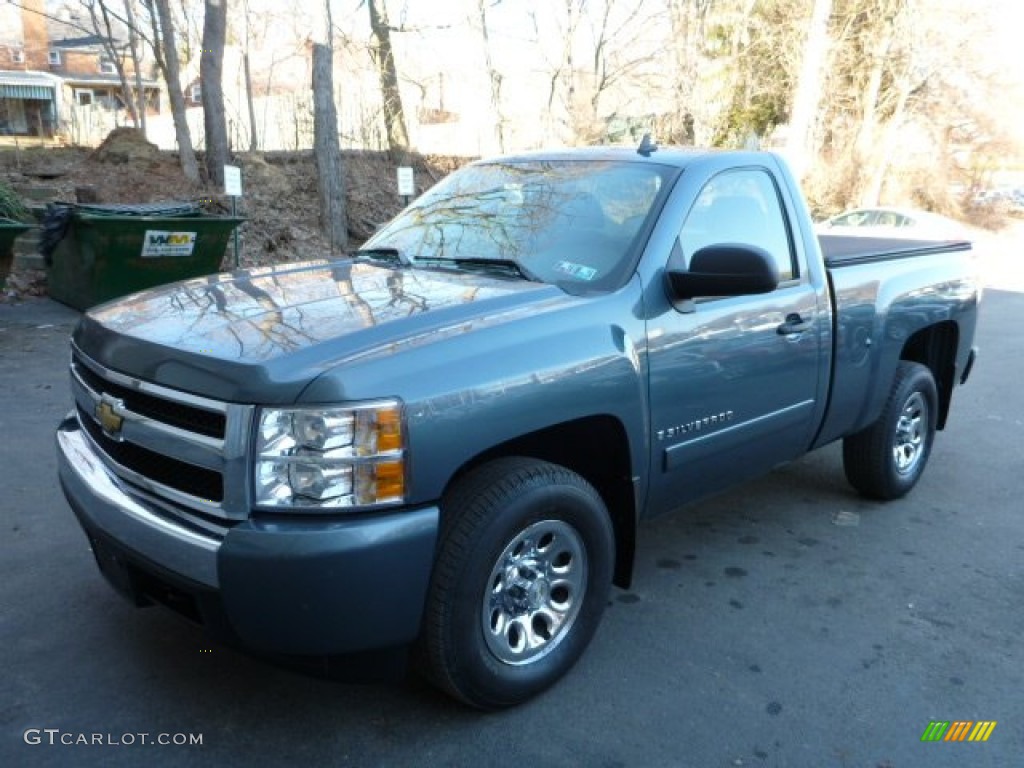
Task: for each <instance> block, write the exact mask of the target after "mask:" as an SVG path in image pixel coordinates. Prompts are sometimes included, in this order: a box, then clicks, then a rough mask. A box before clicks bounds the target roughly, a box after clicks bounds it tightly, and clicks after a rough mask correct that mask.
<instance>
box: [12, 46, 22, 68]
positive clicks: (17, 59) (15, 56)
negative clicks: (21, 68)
mask: <svg viewBox="0 0 1024 768" xmlns="http://www.w3.org/2000/svg"><path fill="white" fill-rule="evenodd" d="M11 61H13V62H14V63H15V64H24V63H25V52H24V51H23V50H21V48H11Z"/></svg>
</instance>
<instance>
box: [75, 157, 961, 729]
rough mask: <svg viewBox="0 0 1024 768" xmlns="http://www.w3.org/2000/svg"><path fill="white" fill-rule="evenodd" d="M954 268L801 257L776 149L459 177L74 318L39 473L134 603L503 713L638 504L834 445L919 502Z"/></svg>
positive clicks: (855, 474) (912, 252)
mask: <svg viewBox="0 0 1024 768" xmlns="http://www.w3.org/2000/svg"><path fill="white" fill-rule="evenodd" d="M976 271H977V270H976V269H975V264H974V261H973V255H972V254H971V253H970V245H969V244H968V243H956V242H950V243H925V242H907V241H885V240H873V239H868V238H833V239H829V238H822V239H821V241H819V239H818V237H816V236H815V234H814V230H813V228H812V224H811V221H810V219H809V216H808V212H807V209H806V206H805V203H804V201H803V199H802V197H801V194H800V191H799V190H798V188H797V185H796V184H795V183H794V180H793V178H792V177H791V175H790V172H789V171H788V170H787V168H786V166H785V164H784V162H782V161H781V160H780V159H779V158H778V157H776V156H775V155H773V154H770V153H758V152H750V153H735V152H709V151H687V150H681V149H660V150H656V149H655V148H654V147H652V146H650V145H647V144H645V145H643V146H641V148H640V150H636V151H634V150H630V149H624V148H623V149H619V148H615V149H608V148H605V149H586V150H573V151H565V152H548V153H535V154H525V155H520V156H512V157H503V158H499V159H495V160H489V161H481V162H477V163H474V164H471V165H468V166H466V167H465V168H463V169H461V170H459V171H457V172H456V173H454V174H452V175H451V176H449V177H447V178H446V179H444V180H443V181H442V182H441V183H439V184H438V185H437V186H435V187H434V188H433V189H431V190H429V191H427V192H426V193H425V194H424V195H423V196H422V197H420V198H419V199H418V200H416V201H415V202H413V203H412V204H411V205H410V206H409V207H408V208H406V210H404V211H403V212H402V213H401V214H399V215H398V216H397V217H396V218H395V219H394V220H392V221H391V222H390V223H388V224H386V225H385V226H384V227H383V228H381V229H380V231H378V233H377V234H375V235H374V236H373V238H371V239H370V240H369V241H368V242H367V243H366V244H365V245H364V246H363V248H362V249H360V251H358V252H357V253H356V254H355V256H354V258H351V259H347V258H346V259H341V260H328V261H319V262H311V263H306V264H294V265H283V266H278V267H275V268H265V269H250V270H241V271H237V272H234V273H231V274H217V275H211V276H209V277H205V278H200V279H195V280H190V281H186V282H182V283H177V284H174V285H169V286H165V287H161V288H158V289H154V290H149V291H145V292H142V293H138V294H134V295H132V296H128V297H126V298H124V299H121V300H118V301H115V302H111V303H108V304H105V305H102V306H99V307H96V308H94V309H92V310H91V311H89V312H87V313H86V314H85V315H84V316H83V317H82V319H81V322H80V323H79V325H78V326H77V328H76V330H75V331H74V334H73V337H72V348H71V388H72V392H73V398H74V404H75V408H74V410H73V412H72V413H70V414H69V416H68V417H67V419H66V420H65V421H64V422H63V423H62V424H61V425H60V427H59V429H58V432H57V445H58V458H59V472H60V481H61V483H62V485H63V488H64V492H65V495H66V497H67V499H68V501H69V503H70V506H71V507H72V509H73V510H74V512H75V514H76V515H77V517H78V520H79V521H80V523H81V526H82V528H83V529H84V530H85V533H86V535H87V536H88V539H89V542H90V544H91V546H92V550H93V552H94V553H95V556H96V560H97V562H98V564H99V567H100V569H101V570H102V572H103V573H104V574H105V576H106V577H107V578H108V580H109V581H110V582H111V583H112V584H113V585H114V586H115V587H117V588H118V589H119V590H121V591H122V592H124V593H125V594H127V595H128V596H130V597H131V599H133V600H134V601H136V603H137V604H139V605H145V604H150V603H162V604H164V605H167V606H169V607H171V608H173V609H175V610H176V611H178V612H179V613H181V614H183V615H184V616H186V617H188V618H190V619H192V620H194V621H198V622H200V623H202V624H203V625H205V626H206V627H207V628H208V629H209V630H210V631H211V632H213V633H216V634H217V635H219V636H221V637H224V638H228V639H229V640H230V641H233V642H235V643H237V644H239V645H241V646H244V647H246V648H248V649H251V650H254V651H256V652H259V653H262V654H266V655H268V656H272V657H287V658H293V659H305V660H312V659H317V660H323V659H346V658H347V659H353V658H355V659H363V660H366V659H374V660H376V661H380V663H383V661H384V660H385V659H391V658H396V657H398V658H401V657H402V656H403V655H408V657H409V658H410V659H411V660H412V661H413V663H414V664H415V666H416V667H417V668H418V669H420V670H421V671H422V672H423V673H424V674H425V675H426V676H427V677H428V678H429V679H430V680H432V681H433V682H434V683H436V684H437V685H438V686H440V687H441V688H443V689H444V690H446V691H448V692H449V693H451V694H453V695H454V696H456V697H458V698H459V699H461V700H462V701H464V702H467V703H468V704H471V705H473V706H476V707H479V708H483V709H496V708H501V707H506V706H510V705H513V704H516V703H518V702H521V701H524V700H525V699H527V698H529V697H531V696H533V695H535V694H537V693H538V692H540V691H542V690H544V689H545V688H547V687H548V686H550V685H551V684H552V683H554V682H555V681H556V680H557V679H558V678H559V677H560V676H561V675H563V674H564V673H565V672H566V671H567V670H568V669H569V668H570V667H571V666H572V665H573V663H574V662H575V661H576V660H577V659H578V658H579V656H580V655H581V653H582V652H583V651H584V649H585V647H586V645H587V643H588V642H589V640H590V639H591V637H592V635H593V634H594V631H595V630H596V628H597V625H598V623H599V620H600V618H601V614H602V610H603V608H604V606H605V604H606V601H607V599H608V594H609V590H610V588H611V585H612V584H617V585H628V584H629V581H630V578H631V569H632V563H633V559H634V548H635V541H636V531H637V526H638V524H639V522H640V521H641V519H643V518H646V517H650V516H653V515H657V514H660V513H663V512H667V511H670V510H672V509H674V508H677V507H679V506H680V505H682V504H684V503H687V502H691V501H693V500H695V499H699V498H701V497H704V496H706V495H708V494H711V493H714V492H716V491H719V490H721V489H724V488H726V487H728V486H732V485H735V484H736V483H739V482H742V481H743V480H745V479H747V478H750V477H753V476H755V475H758V474H760V473H764V472H767V471H768V470H770V469H771V468H773V467H775V466H777V465H779V464H781V463H783V462H787V461H790V460H792V459H796V458H797V457H799V456H801V455H802V454H804V453H806V452H808V451H810V450H813V449H815V448H818V447H820V446H823V445H826V444H828V443H831V442H833V441H835V440H840V439H841V440H842V441H843V461H844V466H845V471H846V476H847V478H848V479H849V481H850V483H851V484H852V486H853V487H854V488H855V489H856V490H857V491H858V492H860V493H861V494H863V495H866V496H869V497H872V498H876V499H892V498H896V497H899V496H902V495H903V494H905V493H907V492H908V491H909V490H910V489H911V488H913V486H914V485H915V483H917V482H918V480H919V479H920V477H921V474H922V472H923V471H924V468H925V464H926V463H927V461H928V456H929V452H930V450H931V448H932V442H933V439H934V436H935V432H936V430H938V429H942V428H943V426H944V425H945V423H946V419H947V415H948V413H949V408H950V401H951V399H952V395H953V391H954V389H955V387H956V386H957V385H958V384H962V383H963V382H965V381H966V379H967V377H968V375H969V373H970V371H971V367H972V364H973V362H974V359H975V350H974V348H973V346H972V344H973V339H974V332H975V323H976V320H977V310H978V303H979V298H980V289H979V283H978V281H977V278H976Z"/></svg>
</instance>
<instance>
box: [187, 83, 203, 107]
mask: <svg viewBox="0 0 1024 768" xmlns="http://www.w3.org/2000/svg"><path fill="white" fill-rule="evenodd" d="M188 98H189V101H191V102H192V103H193V104H198V103H199V102H200V101H202V100H203V87H202V86H201V85H200V84H199V83H195V84H193V85H192V87H191V88H189V91H188Z"/></svg>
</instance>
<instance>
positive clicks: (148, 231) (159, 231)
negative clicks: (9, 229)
mask: <svg viewBox="0 0 1024 768" xmlns="http://www.w3.org/2000/svg"><path fill="white" fill-rule="evenodd" d="M65 208H66V209H70V210H64V211H63V212H60V211H58V213H59V214H60V215H63V216H64V217H65V219H66V220H65V221H64V222H63V227H64V228H63V229H62V230H61V236H60V239H59V240H58V241H57V242H56V244H55V246H54V247H53V249H52V252H51V253H50V254H49V259H48V262H47V263H48V271H47V282H48V289H49V293H50V297H51V298H53V299H55V300H57V301H59V302H61V303H63V304H67V305H68V306H70V307H74V308H75V309H79V310H85V309H88V308H89V307H92V306H94V305H96V304H100V303H102V302H104V301H109V300H110V299H115V298H117V297H119V296H124V295H126V294H129V293H134V292H135V291H142V290H145V289H146V288H153V287H154V286H157V285H163V284H164V283H171V282H175V281H177V280H185V279H188V278H190V277H200V276H202V275H208V274H210V273H212V272H216V271H218V270H219V269H220V265H221V261H222V260H223V258H224V253H225V251H226V249H227V244H228V240H229V238H230V236H231V233H232V231H233V230H234V229H235V227H237V226H238V225H239V224H240V223H241V222H242V221H244V219H242V218H235V217H230V216H212V215H208V214H204V213H201V212H199V210H198V208H197V207H196V206H192V205H190V204H185V205H180V206H168V204H166V203H164V204H153V205H138V206H127V205H119V206H115V205H109V206H99V205H74V206H65ZM48 226H49V229H50V230H51V231H52V229H53V228H54V227H53V226H52V223H51V224H50V225H48V224H44V230H45V229H47V227H48Z"/></svg>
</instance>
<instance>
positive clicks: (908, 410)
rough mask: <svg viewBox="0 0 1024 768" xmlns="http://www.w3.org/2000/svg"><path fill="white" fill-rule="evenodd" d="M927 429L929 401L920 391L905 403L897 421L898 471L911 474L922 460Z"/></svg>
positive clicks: (894, 456)
mask: <svg viewBox="0 0 1024 768" xmlns="http://www.w3.org/2000/svg"><path fill="white" fill-rule="evenodd" d="M927 429H928V403H927V402H926V401H925V399H924V396H923V395H922V394H921V393H920V392H915V393H914V394H913V395H911V396H910V397H909V398H908V399H907V402H906V403H904V404H903V412H902V413H900V418H899V421H898V422H897V423H896V440H895V442H894V443H893V448H892V451H893V459H894V460H895V462H896V471H897V472H899V473H900V474H901V475H906V474H910V473H911V472H913V471H914V470H915V469H916V468H917V465H918V464H919V463H920V462H921V457H922V456H923V455H924V449H925V439H926V436H927Z"/></svg>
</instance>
